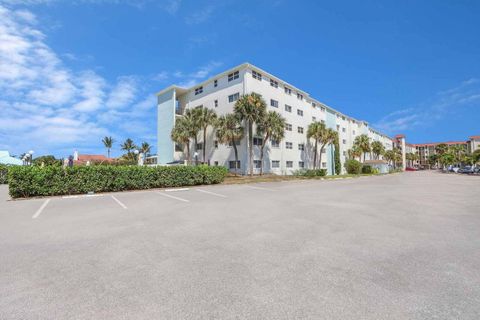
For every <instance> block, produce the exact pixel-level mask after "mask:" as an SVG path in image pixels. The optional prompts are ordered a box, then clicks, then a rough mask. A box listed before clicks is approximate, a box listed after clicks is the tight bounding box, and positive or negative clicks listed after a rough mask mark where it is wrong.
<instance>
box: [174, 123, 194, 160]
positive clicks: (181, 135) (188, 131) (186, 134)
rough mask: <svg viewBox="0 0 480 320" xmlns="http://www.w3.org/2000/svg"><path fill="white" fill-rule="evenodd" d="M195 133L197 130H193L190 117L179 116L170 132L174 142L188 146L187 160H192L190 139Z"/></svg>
mask: <svg viewBox="0 0 480 320" xmlns="http://www.w3.org/2000/svg"><path fill="white" fill-rule="evenodd" d="M194 134H196V131H194V130H192V126H191V125H190V123H189V121H188V118H178V119H177V120H176V121H175V126H174V127H173V129H172V132H171V134H170V137H171V138H172V140H173V141H174V142H176V143H178V144H180V145H183V146H186V147H187V157H186V158H187V160H190V139H191V138H192V137H193V135H194Z"/></svg>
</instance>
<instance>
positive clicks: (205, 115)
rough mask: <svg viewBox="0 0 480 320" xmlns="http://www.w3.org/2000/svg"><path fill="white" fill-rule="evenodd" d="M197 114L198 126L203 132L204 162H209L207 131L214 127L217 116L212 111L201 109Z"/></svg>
mask: <svg viewBox="0 0 480 320" xmlns="http://www.w3.org/2000/svg"><path fill="white" fill-rule="evenodd" d="M199 110H201V111H199V112H198V114H197V116H198V119H197V121H198V126H199V127H200V128H201V130H202V131H203V148H202V149H203V150H202V151H203V158H202V159H203V162H207V159H206V152H207V129H208V127H209V126H214V125H215V122H216V120H217V114H216V113H215V111H214V110H212V109H207V108H200V109H199Z"/></svg>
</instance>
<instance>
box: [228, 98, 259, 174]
mask: <svg viewBox="0 0 480 320" xmlns="http://www.w3.org/2000/svg"><path fill="white" fill-rule="evenodd" d="M266 112H267V104H266V103H265V100H263V98H262V96H261V95H259V94H258V93H250V94H246V95H243V96H241V97H240V99H238V100H237V102H235V107H234V113H235V114H236V115H237V117H238V118H239V119H240V120H242V121H245V125H246V127H247V128H248V157H249V167H250V175H251V176H252V175H253V126H254V125H255V124H258V123H259V122H260V121H261V120H262V119H263V117H264V116H265V113H266Z"/></svg>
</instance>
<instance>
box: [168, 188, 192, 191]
mask: <svg viewBox="0 0 480 320" xmlns="http://www.w3.org/2000/svg"><path fill="white" fill-rule="evenodd" d="M188 190H190V189H189V188H176V189H165V192H175V191H188Z"/></svg>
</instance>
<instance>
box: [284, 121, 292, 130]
mask: <svg viewBox="0 0 480 320" xmlns="http://www.w3.org/2000/svg"><path fill="white" fill-rule="evenodd" d="M285 130H287V131H292V125H291V124H290V123H286V124H285Z"/></svg>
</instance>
